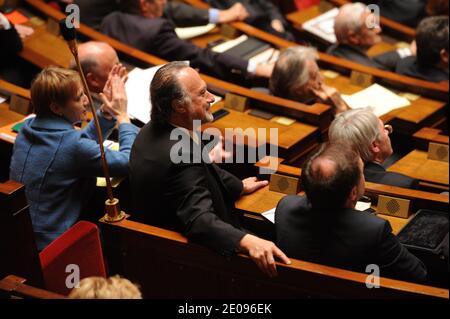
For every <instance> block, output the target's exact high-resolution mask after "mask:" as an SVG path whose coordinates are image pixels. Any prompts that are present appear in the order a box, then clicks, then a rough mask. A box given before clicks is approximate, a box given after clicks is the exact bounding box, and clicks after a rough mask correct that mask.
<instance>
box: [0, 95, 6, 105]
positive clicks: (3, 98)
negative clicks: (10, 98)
mask: <svg viewBox="0 0 450 319" xmlns="http://www.w3.org/2000/svg"><path fill="white" fill-rule="evenodd" d="M6 100H7V97H4V96H3V95H0V104H2V103H3V102H5V101H6Z"/></svg>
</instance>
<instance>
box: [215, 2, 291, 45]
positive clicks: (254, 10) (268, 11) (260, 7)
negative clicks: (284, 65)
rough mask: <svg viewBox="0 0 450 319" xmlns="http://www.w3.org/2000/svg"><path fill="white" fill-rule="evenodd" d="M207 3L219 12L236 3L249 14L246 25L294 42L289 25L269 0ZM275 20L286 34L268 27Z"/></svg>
mask: <svg viewBox="0 0 450 319" xmlns="http://www.w3.org/2000/svg"><path fill="white" fill-rule="evenodd" d="M207 2H208V3H209V4H210V5H211V7H213V8H218V9H221V10H224V9H228V8H230V7H231V6H233V5H234V4H235V3H236V2H240V3H241V4H242V5H243V6H244V7H245V9H247V12H248V13H249V17H248V18H247V19H245V22H246V23H248V24H251V25H253V26H255V27H257V28H259V29H262V30H264V31H266V32H269V33H272V34H275V35H277V36H281V37H283V38H286V39H289V40H294V36H293V35H292V34H291V31H290V25H289V23H287V21H286V20H285V19H284V17H283V15H282V14H281V12H280V10H279V9H278V8H277V7H276V6H275V5H274V4H273V3H272V1H271V0H239V1H238V0H209V1H207ZM275 19H277V20H280V21H281V22H282V23H283V26H284V28H285V30H286V32H284V33H279V32H277V31H275V30H274V29H273V28H272V27H271V26H270V23H271V22H272V20H275Z"/></svg>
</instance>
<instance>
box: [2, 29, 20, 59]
mask: <svg viewBox="0 0 450 319" xmlns="http://www.w3.org/2000/svg"><path fill="white" fill-rule="evenodd" d="M0 43H2V49H1V50H0V59H1V60H0V63H2V62H6V63H9V62H8V61H5V60H4V59H8V58H11V57H13V56H15V55H16V54H17V53H19V52H20V51H21V50H22V40H21V39H20V36H19V34H18V33H17V31H16V29H15V28H14V26H13V25H12V24H11V28H10V29H8V30H0ZM2 64H3V63H2Z"/></svg>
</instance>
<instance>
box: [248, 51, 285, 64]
mask: <svg viewBox="0 0 450 319" xmlns="http://www.w3.org/2000/svg"><path fill="white" fill-rule="evenodd" d="M279 55H280V51H279V50H276V49H274V48H269V49H267V50H264V51H263V52H261V53H259V54H257V55H255V56H254V57H252V58H250V59H249V62H250V61H252V62H253V63H255V65H258V64H261V63H267V64H270V63H275V62H276V61H277V60H278V56H279Z"/></svg>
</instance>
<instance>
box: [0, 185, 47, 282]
mask: <svg viewBox="0 0 450 319" xmlns="http://www.w3.org/2000/svg"><path fill="white" fill-rule="evenodd" d="M28 207H29V206H28V203H27V201H26V198H25V187H24V186H23V185H22V184H19V183H17V182H14V181H7V182H5V183H0V218H1V221H0V256H1V262H0V278H3V277H5V276H7V275H10V274H14V275H17V276H21V277H24V278H27V279H28V280H29V283H30V284H31V285H33V286H36V287H42V284H43V279H42V272H41V264H40V260H39V255H38V251H37V248H36V243H35V240H34V233H33V228H32V225H31V218H30V215H29V212H28Z"/></svg>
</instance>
